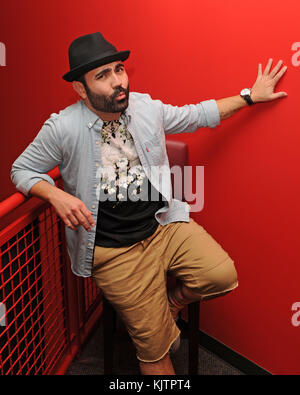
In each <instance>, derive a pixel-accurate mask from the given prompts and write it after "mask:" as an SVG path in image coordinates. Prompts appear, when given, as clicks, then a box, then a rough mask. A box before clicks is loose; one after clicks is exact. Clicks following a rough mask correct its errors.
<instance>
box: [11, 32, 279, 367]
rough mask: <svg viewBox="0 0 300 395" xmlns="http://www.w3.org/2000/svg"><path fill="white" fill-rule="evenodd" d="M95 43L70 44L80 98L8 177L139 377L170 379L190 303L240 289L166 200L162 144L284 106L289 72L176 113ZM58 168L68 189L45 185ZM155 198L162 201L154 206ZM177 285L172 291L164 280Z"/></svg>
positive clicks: (223, 257) (183, 211)
mask: <svg viewBox="0 0 300 395" xmlns="http://www.w3.org/2000/svg"><path fill="white" fill-rule="evenodd" d="M129 54H130V52H129V51H120V52H118V51H117V50H116V48H115V47H114V46H113V45H112V44H110V43H109V42H108V41H107V40H106V39H105V38H104V37H103V36H102V35H101V34H100V33H93V34H88V35H85V36H81V37H79V38H77V39H75V40H74V41H73V42H72V43H71V45H70V47H69V63H70V70H69V71H68V72H67V73H66V74H65V75H64V76H63V78H64V79H65V80H66V81H68V82H72V84H73V88H74V89H75V91H76V92H77V93H78V95H79V96H80V97H81V100H80V101H78V102H77V103H75V104H73V105H71V106H69V107H67V108H65V109H64V110H62V111H60V112H59V114H51V116H50V118H49V119H48V120H47V121H46V122H45V123H44V125H43V127H42V128H41V130H40V132H39V133H38V135H37V136H36V138H35V139H34V141H33V142H32V143H31V144H30V145H29V146H28V147H27V148H26V150H25V151H24V152H23V153H22V154H21V155H20V157H19V158H18V159H17V160H16V161H15V162H14V164H13V166H12V171H11V178H12V181H13V183H14V184H15V185H16V187H17V189H18V190H20V191H21V192H22V193H24V194H25V195H26V196H29V195H32V196H37V197H40V198H41V199H44V200H46V201H48V202H50V203H51V204H52V205H53V207H54V209H55V210H56V213H57V214H58V215H59V216H60V218H61V219H62V220H63V221H64V223H65V225H66V238H67V247H68V253H69V255H70V259H71V265H72V270H73V272H74V273H75V274H76V275H79V276H83V277H89V276H92V278H93V279H94V280H95V282H96V284H97V285H98V286H99V287H100V288H101V289H102V292H103V293H104V294H105V296H106V298H107V299H108V300H109V301H110V302H111V303H112V304H113V306H114V307H115V309H116V310H117V311H118V314H119V315H120V317H121V318H122V320H123V321H124V323H125V325H126V327H127V329H128V332H129V334H130V336H131V338H132V340H133V343H134V345H135V347H136V351H137V358H138V360H139V364H140V370H141V373H142V374H175V373H174V369H173V366H172V363H171V360H170V356H169V352H170V350H171V351H172V350H173V351H174V350H175V349H176V347H178V340H179V335H180V331H179V329H178V327H177V325H176V321H175V319H176V317H177V314H178V312H179V311H180V309H182V308H183V307H184V306H185V305H186V304H188V303H190V302H191V301H195V300H204V299H209V298H212V297H216V296H220V295H225V294H226V293H228V292H230V291H231V290H233V289H234V288H236V287H237V285H238V281H237V274H236V270H235V267H234V263H233V260H232V259H231V258H230V257H229V255H228V254H227V252H226V251H225V250H224V249H223V248H222V247H221V245H220V244H218V243H217V242H216V241H215V240H214V239H213V238H212V237H211V236H210V235H209V234H208V233H207V232H206V231H205V229H204V228H203V227H202V226H200V225H198V224H197V223H196V222H195V221H193V220H192V219H191V218H189V210H188V205H187V203H185V202H180V201H178V200H176V199H172V197H171V182H170V178H168V177H167V178H166V179H164V182H163V183H162V184H161V183H160V182H159V180H158V178H159V174H158V173H157V171H156V170H155V169H157V168H162V167H165V168H168V158H167V155H166V147H165V134H169V133H179V132H194V131H196V130H197V129H198V128H200V127H206V126H208V127H210V128H214V127H216V126H217V125H218V124H219V123H220V120H223V119H225V118H227V117H229V116H231V115H232V114H234V113H235V112H236V111H238V110H240V109H241V108H243V107H246V106H248V105H252V104H254V103H259V102H266V101H271V100H275V99H277V98H281V97H284V96H286V93H285V92H279V93H274V89H275V86H276V84H277V82H278V81H279V80H280V78H281V77H282V76H283V74H284V73H285V71H286V66H285V67H282V68H281V66H282V61H279V62H278V63H277V65H276V66H275V67H274V68H273V70H272V71H271V65H272V59H270V60H269V62H268V64H267V66H266V68H265V70H264V72H263V71H262V65H261V64H259V69H258V75H257V80H256V82H255V83H254V85H253V87H252V89H251V90H250V89H243V90H242V91H241V93H240V94H239V95H236V96H233V97H228V98H225V99H221V100H217V101H215V100H207V101H203V102H201V103H199V104H196V105H189V106H184V107H174V106H171V105H166V104H163V103H162V102H161V101H160V100H152V99H151V97H150V96H149V95H147V94H140V93H136V92H131V93H129V81H128V76H127V74H126V71H125V66H124V61H125V60H126V59H127V58H128V57H129ZM56 165H58V166H59V169H60V173H61V176H62V178H63V181H64V190H60V189H58V188H56V187H55V184H54V182H53V180H52V179H51V178H50V177H49V176H48V175H47V174H46V173H47V172H48V171H49V170H50V169H52V168H53V167H55V166H56ZM154 195H155V198H153V196H154ZM167 273H169V274H170V275H172V276H174V277H176V278H177V279H179V285H178V286H177V287H176V288H174V289H172V290H170V291H169V292H168V294H167V291H166V284H165V279H166V274H167Z"/></svg>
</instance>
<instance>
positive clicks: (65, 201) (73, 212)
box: [49, 188, 95, 232]
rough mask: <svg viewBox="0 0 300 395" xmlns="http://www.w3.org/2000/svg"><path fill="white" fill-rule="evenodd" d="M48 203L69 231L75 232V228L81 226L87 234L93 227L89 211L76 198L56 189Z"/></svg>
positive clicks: (93, 223)
mask: <svg viewBox="0 0 300 395" xmlns="http://www.w3.org/2000/svg"><path fill="white" fill-rule="evenodd" d="M49 203H50V204H52V206H53V207H54V209H55V211H56V213H57V215H58V216H59V217H60V218H61V219H62V221H63V222H64V223H65V225H66V226H67V227H68V228H70V229H72V230H77V227H78V226H80V225H82V226H83V227H84V228H85V230H86V231H88V232H89V231H90V230H91V227H92V228H93V227H94V226H95V222H94V219H93V216H92V213H91V211H90V210H88V209H87V207H86V205H85V204H84V203H83V202H82V201H81V200H80V199H78V198H77V197H75V196H73V195H70V194H69V193H67V192H65V191H63V190H61V189H59V188H57V191H56V193H54V194H53V195H51V198H50V199H49Z"/></svg>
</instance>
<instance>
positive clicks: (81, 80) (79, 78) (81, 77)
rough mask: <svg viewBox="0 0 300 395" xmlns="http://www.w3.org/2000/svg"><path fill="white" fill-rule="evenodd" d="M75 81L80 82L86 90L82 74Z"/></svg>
mask: <svg viewBox="0 0 300 395" xmlns="http://www.w3.org/2000/svg"><path fill="white" fill-rule="evenodd" d="M76 81H79V82H81V83H82V84H83V85H84V87H85V88H87V83H86V80H85V76H84V74H82V75H81V76H80V77H78V78H76Z"/></svg>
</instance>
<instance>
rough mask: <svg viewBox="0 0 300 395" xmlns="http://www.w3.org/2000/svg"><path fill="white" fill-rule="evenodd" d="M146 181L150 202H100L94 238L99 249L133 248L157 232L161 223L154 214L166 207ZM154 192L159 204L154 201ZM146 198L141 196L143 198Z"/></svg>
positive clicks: (140, 200) (162, 199)
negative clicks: (100, 247) (131, 246)
mask: <svg viewBox="0 0 300 395" xmlns="http://www.w3.org/2000/svg"><path fill="white" fill-rule="evenodd" d="M144 182H147V183H148V188H147V195H148V197H147V200H146V199H144V200H142V199H139V200H137V201H132V200H130V199H127V200H125V201H122V200H119V201H118V202H116V201H110V200H105V201H101V200H100V201H99V208H98V220H97V227H96V239H95V244H96V245H97V246H102V247H123V246H130V245H132V244H134V243H136V242H138V241H141V240H144V239H145V238H147V237H149V236H151V235H152V234H153V233H154V232H155V230H156V229H157V226H158V222H157V220H156V218H155V216H154V214H155V212H156V211H157V210H158V209H159V208H161V207H163V206H164V204H165V203H164V201H165V199H164V198H163V196H162V195H161V194H160V193H159V192H157V190H156V189H155V188H154V187H153V186H152V184H151V183H150V181H149V180H148V179H147V178H146V179H145V180H144ZM153 193H154V194H155V199H156V201H151V196H152V197H153ZM151 194H152V195H151ZM147 195H142V194H141V197H142V196H144V197H145V196H147ZM127 197H128V195H127Z"/></svg>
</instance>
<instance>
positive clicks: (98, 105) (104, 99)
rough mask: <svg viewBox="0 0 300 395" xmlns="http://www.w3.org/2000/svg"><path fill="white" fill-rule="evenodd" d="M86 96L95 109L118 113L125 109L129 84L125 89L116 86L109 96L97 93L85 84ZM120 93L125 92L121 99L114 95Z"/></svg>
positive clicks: (127, 101)
mask: <svg viewBox="0 0 300 395" xmlns="http://www.w3.org/2000/svg"><path fill="white" fill-rule="evenodd" d="M85 90H86V94H87V97H88V99H89V101H90V103H91V105H92V106H93V108H94V109H95V110H97V111H101V112H110V113H118V112H122V111H124V110H126V108H127V107H128V104H129V84H128V86H127V89H124V88H122V87H121V86H118V87H117V88H116V89H115V91H114V93H113V94H112V95H111V96H105V95H98V94H96V93H94V92H92V91H91V90H90V88H89V87H88V86H87V85H86V86H85ZM120 93H125V95H126V97H125V98H124V99H122V100H117V99H116V97H117V96H118V95H119V94H120Z"/></svg>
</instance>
